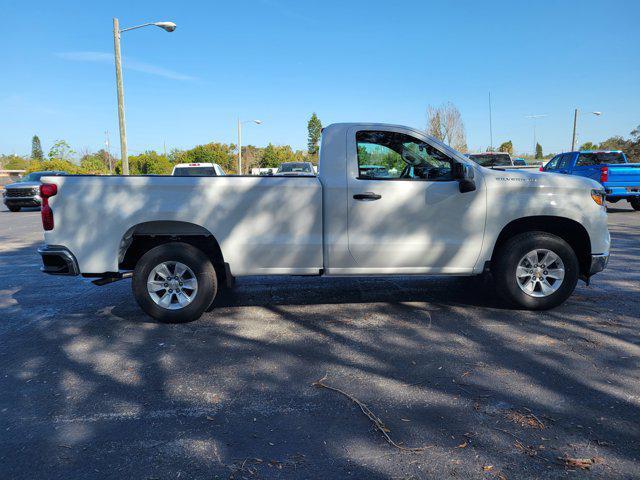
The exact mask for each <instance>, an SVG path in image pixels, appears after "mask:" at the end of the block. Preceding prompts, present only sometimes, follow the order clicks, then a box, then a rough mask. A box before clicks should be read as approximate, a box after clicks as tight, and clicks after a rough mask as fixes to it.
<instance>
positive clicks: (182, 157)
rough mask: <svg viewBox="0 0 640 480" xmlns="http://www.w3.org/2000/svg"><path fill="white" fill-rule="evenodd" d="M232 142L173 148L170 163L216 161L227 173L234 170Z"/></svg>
mask: <svg viewBox="0 0 640 480" xmlns="http://www.w3.org/2000/svg"><path fill="white" fill-rule="evenodd" d="M235 148H236V146H235V145H234V144H228V145H227V144H226V143H207V144H206V145H198V146H196V147H194V148H192V149H191V150H184V151H179V150H173V151H172V152H171V161H172V163H174V164H175V163H217V164H218V165H220V166H221V167H222V169H223V170H224V171H225V172H227V173H234V172H235V171H236V161H235V154H234V150H235Z"/></svg>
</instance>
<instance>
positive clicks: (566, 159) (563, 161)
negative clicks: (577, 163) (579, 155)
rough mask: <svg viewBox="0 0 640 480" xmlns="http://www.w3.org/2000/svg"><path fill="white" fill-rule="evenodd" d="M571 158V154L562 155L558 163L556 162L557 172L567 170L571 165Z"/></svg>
mask: <svg viewBox="0 0 640 480" xmlns="http://www.w3.org/2000/svg"><path fill="white" fill-rule="evenodd" d="M572 157H573V154H572V153H565V154H563V155H562V157H560V161H559V162H558V167H557V168H558V170H569V165H570V164H571V158H572Z"/></svg>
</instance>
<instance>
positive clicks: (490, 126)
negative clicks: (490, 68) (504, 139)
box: [489, 92, 493, 151]
mask: <svg viewBox="0 0 640 480" xmlns="http://www.w3.org/2000/svg"><path fill="white" fill-rule="evenodd" d="M489 150H490V151H493V123H492V119H491V92H489Z"/></svg>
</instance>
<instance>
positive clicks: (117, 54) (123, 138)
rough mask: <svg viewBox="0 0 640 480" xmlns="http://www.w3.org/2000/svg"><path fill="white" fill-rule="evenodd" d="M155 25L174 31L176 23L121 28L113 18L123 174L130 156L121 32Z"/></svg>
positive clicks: (127, 167)
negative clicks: (121, 55) (128, 153)
mask: <svg viewBox="0 0 640 480" xmlns="http://www.w3.org/2000/svg"><path fill="white" fill-rule="evenodd" d="M149 25H155V26H156V27H160V28H162V29H163V30H165V31H167V32H173V31H174V30H175V29H176V24H175V23H173V22H155V23H145V24H142V25H137V26H135V27H129V28H123V29H122V30H120V22H118V19H117V18H114V19H113V50H114V53H115V60H116V85H117V88H118V126H119V127H120V157H121V159H122V174H123V175H129V157H127V128H126V124H125V121H124V88H123V86H122V61H121V59H120V34H121V33H122V32H128V31H129V30H135V29H136V28H142V27H148V26H149Z"/></svg>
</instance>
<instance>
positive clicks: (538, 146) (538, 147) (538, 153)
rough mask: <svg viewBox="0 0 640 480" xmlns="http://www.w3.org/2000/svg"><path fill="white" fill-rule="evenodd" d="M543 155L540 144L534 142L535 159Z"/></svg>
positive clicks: (541, 157)
mask: <svg viewBox="0 0 640 480" xmlns="http://www.w3.org/2000/svg"><path fill="white" fill-rule="evenodd" d="M543 158H544V155H543V154H542V145H540V144H539V143H536V160H542V159H543Z"/></svg>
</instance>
